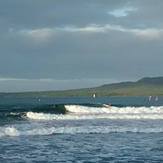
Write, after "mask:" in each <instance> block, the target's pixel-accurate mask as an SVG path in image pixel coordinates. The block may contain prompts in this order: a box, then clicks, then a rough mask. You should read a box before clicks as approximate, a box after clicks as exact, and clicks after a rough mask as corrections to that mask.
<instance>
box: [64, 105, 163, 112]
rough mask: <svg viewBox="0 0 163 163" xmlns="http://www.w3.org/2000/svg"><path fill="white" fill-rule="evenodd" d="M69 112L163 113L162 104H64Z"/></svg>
mask: <svg viewBox="0 0 163 163" xmlns="http://www.w3.org/2000/svg"><path fill="white" fill-rule="evenodd" d="M65 108H66V110H67V111H68V112H70V113H76V114H92V113H93V114H102V113H118V114H136V113H151V114H153V113H161V114H163V106H159V107H154V106H152V107H114V106H107V107H106V105H105V107H87V106H80V105H65Z"/></svg>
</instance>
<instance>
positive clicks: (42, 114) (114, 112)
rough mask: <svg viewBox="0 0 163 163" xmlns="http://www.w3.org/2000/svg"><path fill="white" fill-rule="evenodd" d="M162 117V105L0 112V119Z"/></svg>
mask: <svg viewBox="0 0 163 163" xmlns="http://www.w3.org/2000/svg"><path fill="white" fill-rule="evenodd" d="M4 119H5V120H7V121H10V122H11V121H12V120H22V119H23V120H24V119H27V120H45V121H46V120H84V119H163V106H151V107H144V106H142V107H130V106H127V107H124V106H123V107H117V106H109V105H89V106H88V105H45V106H39V107H33V108H23V109H21V108H19V109H16V110H14V109H12V110H9V111H8V112H6V111H3V112H2V111H1V112H0V120H1V121H2V120H4Z"/></svg>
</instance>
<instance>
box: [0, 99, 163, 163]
mask: <svg viewBox="0 0 163 163" xmlns="http://www.w3.org/2000/svg"><path fill="white" fill-rule="evenodd" d="M0 162H2V163H12V162H13V163H22V162H28V163H30V162H34V163H35V162H42V163H43V162H59V163H62V162H68V163H71V162H74V163H76V162H77V163H82V162H83V163H84V162H85V163H93V162H100V163H105V162H106V163H107V162H111V163H116V162H117V163H121V162H122V163H126V162H131V163H144V162H148V163H150V162H154V163H160V162H163V97H158V98H157V97H152V98H149V97H97V98H91V97H89V98H77V97H76V98H75V97H73V98H47V97H44V98H23V97H22V98H13V97H12V96H11V97H10V96H7V97H1V99H0Z"/></svg>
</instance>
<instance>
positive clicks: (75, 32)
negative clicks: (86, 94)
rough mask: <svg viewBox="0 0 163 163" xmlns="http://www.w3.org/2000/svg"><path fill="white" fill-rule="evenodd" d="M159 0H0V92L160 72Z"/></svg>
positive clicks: (75, 85) (63, 86)
mask: <svg viewBox="0 0 163 163" xmlns="http://www.w3.org/2000/svg"><path fill="white" fill-rule="evenodd" d="M162 8H163V1H162V0H0V92H19V91H41V90H64V89H74V88H83V87H94V86H99V85H102V84H107V83H112V82H120V81H128V80H131V81H134V80H138V79H140V78H142V77H147V76H150V77H152V76H163V71H162V70H163V17H162V15H163V10H162Z"/></svg>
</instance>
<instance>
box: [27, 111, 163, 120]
mask: <svg viewBox="0 0 163 163" xmlns="http://www.w3.org/2000/svg"><path fill="white" fill-rule="evenodd" d="M26 116H27V118H29V119H32V120H45V121H48V120H86V119H138V120H139V119H151V120H156V119H160V120H161V119H163V114H162V115H160V114H94V115H77V114H76V115H73V114H68V115H55V114H45V113H34V112H28V113H26Z"/></svg>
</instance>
